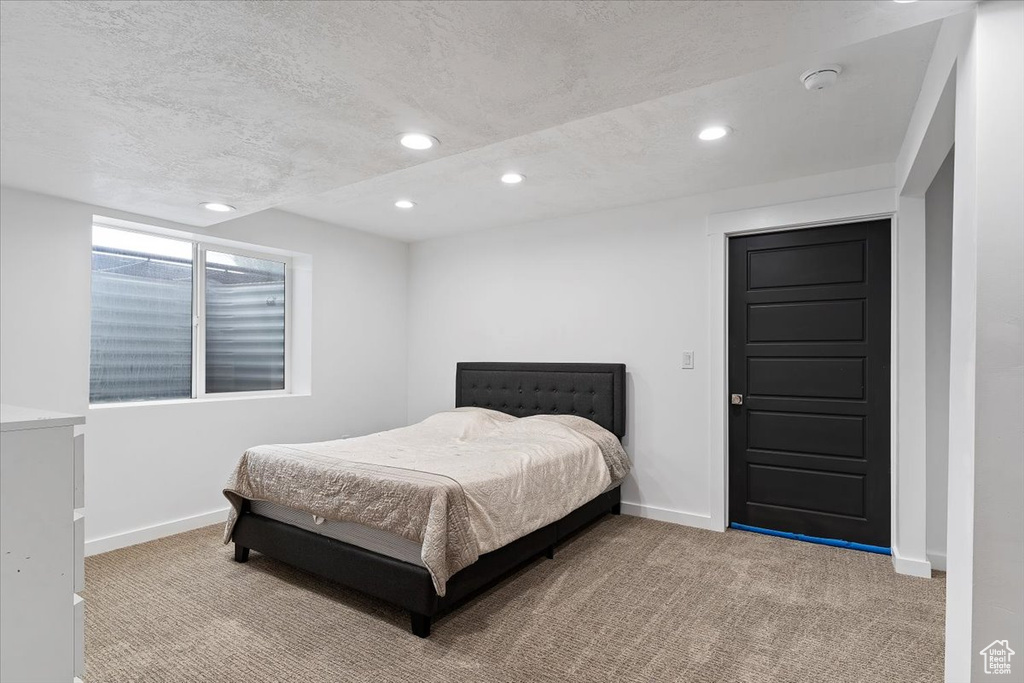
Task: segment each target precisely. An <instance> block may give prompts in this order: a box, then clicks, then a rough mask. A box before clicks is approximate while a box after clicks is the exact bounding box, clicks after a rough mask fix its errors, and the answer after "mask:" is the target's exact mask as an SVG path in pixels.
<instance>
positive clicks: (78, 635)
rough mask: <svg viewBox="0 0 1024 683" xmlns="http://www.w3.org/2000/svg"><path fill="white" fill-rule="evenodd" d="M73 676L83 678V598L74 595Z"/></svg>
mask: <svg viewBox="0 0 1024 683" xmlns="http://www.w3.org/2000/svg"><path fill="white" fill-rule="evenodd" d="M75 676H77V677H78V678H85V600H84V599H82V596H80V595H75Z"/></svg>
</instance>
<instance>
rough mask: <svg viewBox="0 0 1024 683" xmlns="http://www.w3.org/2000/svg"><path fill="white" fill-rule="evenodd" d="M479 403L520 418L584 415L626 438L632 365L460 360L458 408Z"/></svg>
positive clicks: (458, 368)
mask: <svg viewBox="0 0 1024 683" xmlns="http://www.w3.org/2000/svg"><path fill="white" fill-rule="evenodd" d="M462 406H476V407H479V408H490V409H492V410H499V411H501V412H503V413H508V414H509V415H515V416H516V417H526V416H527V415H580V416H582V417H586V418H589V419H591V420H593V421H594V422H596V423H597V424H599V425H601V426H602V427H604V428H605V429H607V430H608V431H610V432H612V433H613V434H615V435H616V436H618V437H619V438H620V439H621V438H622V437H623V436H624V435H625V433H626V366H625V365H623V364H622V363H458V364H457V366H456V370H455V407H457V408H459V407H462Z"/></svg>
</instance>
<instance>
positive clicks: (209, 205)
mask: <svg viewBox="0 0 1024 683" xmlns="http://www.w3.org/2000/svg"><path fill="white" fill-rule="evenodd" d="M200 206H201V207H203V208H204V209H206V210H208V211H216V212H218V213H228V212H229V211H234V210H235V207H233V206H231V205H230V204H221V203H220V202H203V203H202V204H200Z"/></svg>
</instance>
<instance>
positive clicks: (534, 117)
mask: <svg viewBox="0 0 1024 683" xmlns="http://www.w3.org/2000/svg"><path fill="white" fill-rule="evenodd" d="M970 4H971V3H970V2H919V3H915V4H897V3H892V2H888V1H874V0H869V1H861V2H840V1H833V2H782V1H779V2H761V1H753V2H725V1H719V2H645V3H625V2H543V3H531V2H441V3H438V2H420V3H402V2H366V3H364V2H334V3H313V2H147V3H142V2H139V3H134V2H110V3H100V2H38V1H32V2H20V1H16V0H5V1H4V2H3V3H0V86H2V96H0V144H2V154H0V181H2V182H3V183H5V184H9V185H13V186H17V187H24V188H27V189H32V190H37V191H41V192H46V193H49V194H56V195H60V196H66V197H69V198H73V199H78V200H81V201H87V202H90V203H94V204H98V205H101V206H108V207H112V208H116V209H122V210H126V211H134V212H137V213H141V214H145V215H151V216H156V217H160V218H165V219H170V220H177V221H181V222H184V223H188V224H192V225H207V224H211V223H214V222H217V221H219V220H224V219H225V218H226V217H225V216H219V215H214V214H211V213H209V212H205V211H203V210H201V209H199V208H198V206H197V205H198V203H199V202H201V201H204V200H218V201H224V202H228V203H231V204H234V205H235V206H237V207H238V208H239V213H238V214H233V216H237V215H244V214H246V213H251V212H253V211H258V210H262V209H265V208H268V207H272V206H279V207H282V208H285V209H286V210H292V211H296V212H299V213H304V214H308V215H313V216H317V217H320V218H324V219H327V220H330V221H332V222H337V223H341V224H346V225H350V226H352V227H356V228H360V229H367V230H373V231H377V232H383V233H386V234H392V235H395V236H399V237H401V238H403V239H420V238H423V237H428V236H430V235H433V234H440V233H443V232H451V231H454V230H465V229H472V228H479V227H488V226H491V225H497V224H501V223H508V222H516V221H518V220H526V219H531V218H542V217H549V216H554V215H561V214H565V213H571V212H575V211H579V210H587V209H592V208H599V207H600V206H606V205H616V204H628V203H633V202H638V201H645V200H647V199H651V198H660V197H664V196H676V195H683V194H692V193H694V192H699V191H703V190H708V189H716V188H721V187H727V186H734V185H738V184H743V183H747V182H764V181H768V180H773V179H778V178H782V177H787V176H792V175H798V174H804V173H813V172H817V171H819V170H833V169H835V168H849V167H852V166H856V165H862V164H866V163H876V162H877V161H888V160H891V159H892V158H894V157H895V154H896V151H897V148H898V146H899V141H900V140H901V138H902V134H903V130H904V129H905V126H906V120H907V118H908V117H909V113H910V107H911V106H912V104H913V102H914V99H915V98H916V95H917V89H918V87H919V85H920V80H921V73H922V71H921V69H922V64H923V63H924V60H926V59H927V57H928V54H929V53H930V49H931V43H932V42H933V41H934V36H935V30H936V29H935V27H934V25H932V26H929V27H922V28H919V29H913V30H904V29H909V28H911V27H914V26H920V25H922V24H925V23H926V22H929V21H933V20H935V19H938V18H942V17H944V16H948V15H949V14H952V13H955V12H958V11H961V10H963V9H964V8H965V7H967V6H970ZM896 31H902V32H901V33H898V34H895V35H892V36H890V37H888V38H881V39H879V40H874V41H873V42H871V43H868V44H867V45H868V46H869V47H865V46H864V45H856V44H859V43H862V42H863V41H868V40H872V39H876V38H879V37H880V36H886V35H888V34H893V33H894V32H896ZM842 46H853V47H850V48H848V49H847V48H842ZM827 51H834V54H832V55H827V54H823V53H826V52H827ZM825 57H827V58H828V59H830V60H836V61H841V62H843V61H845V62H849V68H848V71H847V73H844V74H843V77H842V80H841V81H840V84H839V85H838V86H837V87H836V88H834V89H833V90H831V91H825V92H823V93H806V92H804V91H803V90H802V89H801V88H800V84H799V83H798V82H797V81H796V76H797V75H798V74H799V72H800V71H802V70H803V69H804V68H809V67H810V66H814V65H816V64H817V63H818V60H820V59H823V58H825ZM776 65H784V66H778V67H777V68H770V67H774V66H776ZM844 66H847V64H844ZM794 70H795V71H794ZM817 95H824V97H819V98H818V99H817V100H814V99H813V98H814V97H815V96H817ZM714 117H727V118H729V123H730V125H733V126H734V127H735V128H736V135H735V136H733V137H732V138H730V139H728V140H727V141H725V142H724V143H723V144H722V145H719V146H717V147H715V148H710V147H707V148H701V147H697V146H694V145H693V144H692V142H693V141H692V137H691V135H692V132H693V128H694V127H695V126H697V125H700V123H703V121H704V119H706V118H714ZM414 129H421V130H425V131H428V132H430V133H432V134H433V135H435V136H437V137H438V138H440V139H441V140H442V145H441V146H440V147H439V148H437V149H435V150H431V151H430V152H427V153H412V152H409V151H407V150H404V149H403V148H401V147H399V146H398V145H397V144H396V136H397V134H398V133H399V132H401V131H404V130H414ZM829 131H833V132H834V136H835V137H832V136H830V135H829V134H828V132H829ZM510 164H511V165H521V166H522V170H523V172H524V173H526V174H527V176H528V181H527V183H526V184H524V185H523V186H521V187H517V188H506V187H502V186H498V185H495V184H493V182H492V181H493V179H494V174H495V173H500V171H503V170H505V168H506V167H508V166H509V165H510ZM527 166H529V167H527ZM496 190H505V191H511V192H516V193H517V194H515V195H511V194H508V193H507V192H506V193H505V194H500V193H497V192H496ZM397 195H401V196H410V197H413V198H414V199H416V200H417V201H418V202H419V205H418V206H417V207H416V209H414V210H413V211H411V212H406V213H400V212H398V211H397V210H396V209H394V207H393V206H392V203H393V201H394V199H395V198H397ZM488 197H490V199H488Z"/></svg>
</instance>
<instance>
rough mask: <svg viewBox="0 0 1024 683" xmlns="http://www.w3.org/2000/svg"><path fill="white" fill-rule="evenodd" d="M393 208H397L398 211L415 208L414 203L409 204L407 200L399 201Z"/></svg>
mask: <svg viewBox="0 0 1024 683" xmlns="http://www.w3.org/2000/svg"><path fill="white" fill-rule="evenodd" d="M395 206H397V207H398V208H399V209H411V208H412V207H414V206H416V202H410V201H409V200H408V199H399V200H398V201H397V202H395Z"/></svg>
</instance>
